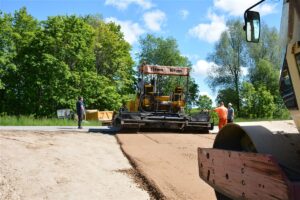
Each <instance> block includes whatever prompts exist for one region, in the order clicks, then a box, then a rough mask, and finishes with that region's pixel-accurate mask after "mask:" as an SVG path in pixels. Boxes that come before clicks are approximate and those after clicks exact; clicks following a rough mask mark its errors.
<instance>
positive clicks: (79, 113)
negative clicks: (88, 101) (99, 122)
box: [76, 96, 84, 129]
mask: <svg viewBox="0 0 300 200" xmlns="http://www.w3.org/2000/svg"><path fill="white" fill-rule="evenodd" d="M76 112H77V116H78V129H82V126H81V123H82V119H83V113H84V104H83V97H81V96H80V97H78V101H77V102H76Z"/></svg>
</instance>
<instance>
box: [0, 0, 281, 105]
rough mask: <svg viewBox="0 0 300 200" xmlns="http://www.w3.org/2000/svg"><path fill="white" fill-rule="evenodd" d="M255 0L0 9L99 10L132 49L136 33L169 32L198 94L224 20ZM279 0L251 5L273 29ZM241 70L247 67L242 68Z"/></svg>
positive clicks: (34, 2)
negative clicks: (190, 68)
mask: <svg viewBox="0 0 300 200" xmlns="http://www.w3.org/2000/svg"><path fill="white" fill-rule="evenodd" d="M257 1H258V0H0V10H2V11H3V12H14V11H15V10H18V9H19V8H21V7H23V6H26V7H27V10H28V12H29V13H30V14H31V15H33V16H34V17H35V18H37V19H39V20H44V19H47V17H48V16H53V15H66V14H67V15H70V14H77V15H86V14H101V15H102V17H103V18H104V19H105V20H106V21H114V22H116V23H118V24H119V25H121V30H122V31H123V32H124V36H125V39H126V40H127V41H128V42H129V43H130V44H131V45H132V47H133V48H132V52H131V53H132V55H133V56H134V55H135V53H136V52H138V51H139V46H138V38H139V37H140V36H143V35H145V34H147V33H152V34H155V35H156V36H163V37H173V38H175V39H176V40H177V42H178V45H179V49H180V52H181V53H182V55H184V56H187V57H188V58H189V60H190V61H191V62H192V64H193V73H192V76H193V77H194V78H195V80H196V82H197V83H198V85H199V89H200V94H208V95H209V96H211V97H212V98H213V100H214V98H215V96H216V94H213V93H212V91H211V90H210V88H209V87H208V85H207V83H206V81H205V79H206V75H207V71H208V70H209V69H210V67H211V65H212V64H213V63H210V62H208V61H206V57H207V55H208V53H210V52H212V51H213V47H214V43H215V42H216V41H217V40H218V38H219V36H220V34H221V32H222V31H225V30H226V20H227V19H230V18H236V17H240V18H241V17H242V16H243V11H244V10H245V9H246V8H248V7H249V6H251V5H253V4H254V3H256V2H257ZM281 4H282V1H279V0H267V1H266V2H265V3H263V4H262V5H261V6H260V7H258V8H256V9H254V10H258V11H260V12H261V15H262V16H261V17H262V19H263V21H265V22H266V23H267V24H268V25H269V26H274V27H276V28H277V29H279V26H280V14H281ZM245 71H247V70H245Z"/></svg>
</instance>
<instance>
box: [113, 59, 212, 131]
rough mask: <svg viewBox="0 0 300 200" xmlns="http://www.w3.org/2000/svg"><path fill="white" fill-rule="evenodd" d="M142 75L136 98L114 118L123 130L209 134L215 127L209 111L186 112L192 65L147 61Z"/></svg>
mask: <svg viewBox="0 0 300 200" xmlns="http://www.w3.org/2000/svg"><path fill="white" fill-rule="evenodd" d="M139 74H140V75H139V79H138V83H137V93H136V96H135V99H134V100H131V101H128V102H127V103H126V104H124V105H123V107H122V108H121V109H120V111H119V113H118V114H117V115H116V116H115V117H114V120H113V124H114V126H115V127H117V128H118V130H119V132H139V131H151V132H153V131H157V132H159V131H163V132H166V131H172V132H191V133H207V132H208V131H209V130H211V129H213V127H214V124H213V121H211V117H210V114H209V112H208V111H206V112H205V111H203V112H199V113H196V114H194V115H189V114H186V112H185V108H186V102H187V101H188V91H189V88H188V87H189V76H190V68H189V67H183V66H161V65H147V64H145V63H143V64H142V65H141V66H140V67H139ZM170 77H171V80H172V81H170ZM172 77H173V79H172ZM174 77H176V78H174ZM168 83H172V84H168ZM166 84H168V86H167V87H166Z"/></svg>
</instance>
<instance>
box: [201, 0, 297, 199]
mask: <svg viewBox="0 0 300 200" xmlns="http://www.w3.org/2000/svg"><path fill="white" fill-rule="evenodd" d="M263 1H264V0H263ZM263 1H260V2H258V3H257V4H255V5H254V6H256V5H258V4H260V3H262V2H263ZM254 6H252V7H250V8H249V9H247V10H246V12H245V14H244V16H245V30H246V39H247V41H249V42H258V41H259V37H260V30H259V29H260V16H259V13H258V12H254V11H251V9H252V8H253V7H254ZM281 38H282V44H281V45H282V50H283V54H282V55H283V61H282V68H281V75H280V84H279V85H280V86H279V90H280V93H281V96H282V98H283V101H284V103H285V105H286V107H287V108H288V109H289V111H290V113H291V116H292V118H293V120H294V122H295V124H296V127H297V129H298V132H299V131H300V110H299V106H300V0H283V10H282V21H281ZM198 165H199V175H200V177H201V178H202V179H203V180H204V181H205V182H206V183H208V184H209V185H210V186H212V187H213V188H214V190H215V192H216V197H217V199H219V200H220V199H226V200H227V199H255V200H269V199H300V135H299V134H298V133H285V132H271V131H269V130H268V129H266V128H263V127H260V126H239V125H236V124H228V125H226V126H225V127H224V128H222V129H221V130H220V131H219V133H218V135H217V136H216V139H215V141H214V144H213V148H198Z"/></svg>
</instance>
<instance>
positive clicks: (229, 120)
mask: <svg viewBox="0 0 300 200" xmlns="http://www.w3.org/2000/svg"><path fill="white" fill-rule="evenodd" d="M233 119H234V109H233V108H232V104H231V103H229V104H228V109H227V123H233Z"/></svg>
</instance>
